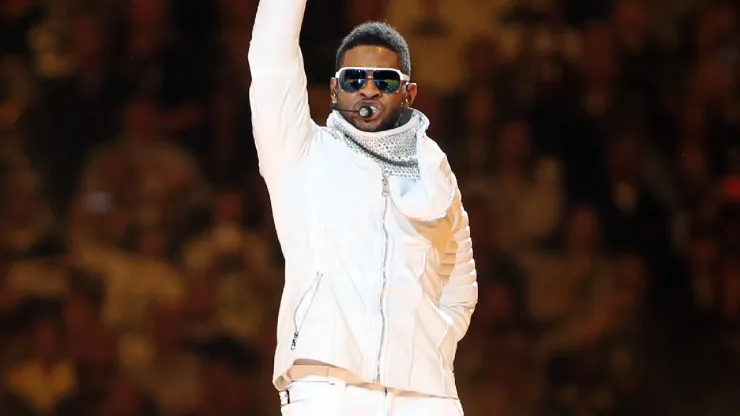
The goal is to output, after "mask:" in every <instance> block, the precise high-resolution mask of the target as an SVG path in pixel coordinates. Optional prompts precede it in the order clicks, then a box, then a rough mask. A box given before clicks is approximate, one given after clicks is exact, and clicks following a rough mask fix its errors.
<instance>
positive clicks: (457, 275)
mask: <svg viewBox="0 0 740 416" xmlns="http://www.w3.org/2000/svg"><path fill="white" fill-rule="evenodd" d="M455 192H456V195H455V199H454V200H453V203H452V206H451V207H450V214H449V215H450V220H451V222H452V235H451V237H450V239H449V240H448V243H447V249H446V250H445V251H444V252H443V254H442V257H441V261H440V268H439V271H438V273H439V275H440V277H441V278H442V281H446V282H447V283H446V284H445V285H444V286H442V296H441V299H440V301H439V306H440V309H441V311H442V313H444V314H445V315H446V316H447V317H448V318H449V319H450V321H451V322H452V325H453V327H454V329H455V334H456V337H457V340H458V341H460V340H461V339H462V338H463V336H465V333H466V332H467V331H468V327H469V326H470V318H471V316H472V315H473V310H474V309H475V305H476V303H477V302H478V282H477V277H476V272H475V261H474V260H473V242H472V240H471V239H470V227H469V224H468V214H467V212H465V208H464V207H463V205H462V198H461V195H460V190H459V189H457V188H456V191H455Z"/></svg>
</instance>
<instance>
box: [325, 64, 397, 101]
mask: <svg viewBox="0 0 740 416" xmlns="http://www.w3.org/2000/svg"><path fill="white" fill-rule="evenodd" d="M342 71H364V72H365V81H374V80H375V78H373V74H374V73H375V71H391V72H395V73H397V74H398V76H399V78H400V81H401V84H403V83H408V82H410V81H411V77H409V76H408V75H406V74H404V73H403V72H401V71H400V70H398V69H396V68H376V67H369V66H368V67H363V66H346V67H343V68H339V70H338V71H337V72H336V73H335V74H334V79H336V80H337V83H338V84H340V85H339V88H340V89H341V90H342V91H344V92H349V93H350V94H353V93H355V92H359V91H360V90H361V89H362V88H360V89H358V90H357V91H353V92H351V91H345V90H344V88H342V86H341V83H340V82H339V79H340V78H339V77H340V75H341V74H342ZM363 88H364V86H363ZM400 90H401V87H400V86H399V87H398V89H397V90H396V91H394V92H388V93H385V92H384V94H395V93H397V92H398V91H400Z"/></svg>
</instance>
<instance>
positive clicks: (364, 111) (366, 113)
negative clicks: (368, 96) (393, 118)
mask: <svg viewBox="0 0 740 416" xmlns="http://www.w3.org/2000/svg"><path fill="white" fill-rule="evenodd" d="M359 113H360V117H365V118H367V117H372V116H373V113H374V111H373V108H372V107H370V106H367V105H366V106H362V107H360V111H359Z"/></svg>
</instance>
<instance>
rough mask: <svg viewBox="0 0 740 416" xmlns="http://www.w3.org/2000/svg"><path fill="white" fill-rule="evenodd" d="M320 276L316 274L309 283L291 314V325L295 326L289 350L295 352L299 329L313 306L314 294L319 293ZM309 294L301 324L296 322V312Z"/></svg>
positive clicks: (319, 273)
mask: <svg viewBox="0 0 740 416" xmlns="http://www.w3.org/2000/svg"><path fill="white" fill-rule="evenodd" d="M322 276H323V274H322V273H321V272H316V278H315V279H314V280H313V282H311V285H310V286H309V287H308V289H306V291H305V292H303V295H301V299H300V300H299V301H298V306H296V308H295V311H294V312H293V324H294V326H295V331H294V332H293V340H292V341H291V342H290V349H291V350H295V346H296V343H297V342H298V335H300V333H301V328H303V324H304V323H305V322H306V317H307V316H308V311H309V310H310V309H311V305H313V300H314V299H315V298H316V293H318V291H319V283H321V277H322ZM314 288H315V289H314ZM312 289H313V290H312ZM309 293H311V300H310V301H309V304H308V307H307V308H306V313H304V314H303V319H301V322H298V311H299V310H300V309H301V305H303V301H304V300H305V299H306V296H308V294H309Z"/></svg>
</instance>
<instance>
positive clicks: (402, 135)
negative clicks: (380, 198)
mask: <svg viewBox="0 0 740 416" xmlns="http://www.w3.org/2000/svg"><path fill="white" fill-rule="evenodd" d="M420 126H421V116H420V115H418V114H415V115H413V116H412V117H411V120H409V121H408V122H407V123H405V124H404V125H402V126H400V127H396V128H394V129H391V130H386V131H380V132H364V131H360V130H358V129H357V128H355V127H354V126H353V125H351V124H350V123H349V122H347V120H345V119H344V117H342V116H341V115H340V114H339V113H337V112H336V111H335V112H333V113H331V114H330V115H329V119H328V120H327V121H326V127H328V128H329V130H330V131H331V132H332V134H333V135H334V136H335V137H337V138H338V139H340V140H342V141H344V142H345V143H346V144H347V146H349V148H350V149H351V150H352V151H354V152H357V153H360V154H363V155H365V156H367V157H369V158H371V159H373V160H375V162H377V163H378V165H380V167H381V169H383V172H384V173H385V174H386V175H388V176H403V177H407V178H412V179H418V178H419V162H418V160H417V159H416V142H417V133H418V131H419V127H420Z"/></svg>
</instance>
